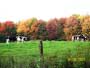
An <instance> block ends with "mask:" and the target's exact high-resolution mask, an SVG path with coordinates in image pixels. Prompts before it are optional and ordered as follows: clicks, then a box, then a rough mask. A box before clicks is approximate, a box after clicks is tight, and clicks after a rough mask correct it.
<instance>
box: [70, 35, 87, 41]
mask: <svg viewBox="0 0 90 68" xmlns="http://www.w3.org/2000/svg"><path fill="white" fill-rule="evenodd" d="M86 40H87V37H86V36H85V35H73V36H72V41H86Z"/></svg>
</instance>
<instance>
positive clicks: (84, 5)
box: [0, 0, 90, 21]
mask: <svg viewBox="0 0 90 68" xmlns="http://www.w3.org/2000/svg"><path fill="white" fill-rule="evenodd" d="M76 13H77V14H82V15H84V14H87V13H88V14H90V1H89V0H0V21H6V20H12V21H19V20H22V19H27V18H31V17H36V18H38V19H43V20H48V19H50V18H55V17H56V18H60V17H65V16H70V15H72V14H76Z"/></svg>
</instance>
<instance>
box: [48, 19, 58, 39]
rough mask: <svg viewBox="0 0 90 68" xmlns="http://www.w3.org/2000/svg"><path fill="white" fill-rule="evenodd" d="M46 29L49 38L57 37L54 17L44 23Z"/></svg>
mask: <svg viewBox="0 0 90 68" xmlns="http://www.w3.org/2000/svg"><path fill="white" fill-rule="evenodd" d="M46 29H47V31H48V38H49V39H50V40H55V39H57V20H56V19H51V20H49V21H48V23H47V24H46Z"/></svg>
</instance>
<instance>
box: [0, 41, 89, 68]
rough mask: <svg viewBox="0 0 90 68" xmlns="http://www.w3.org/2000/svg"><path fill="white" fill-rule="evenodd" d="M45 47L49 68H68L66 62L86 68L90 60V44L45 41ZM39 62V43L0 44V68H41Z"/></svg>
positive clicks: (74, 66)
mask: <svg viewBox="0 0 90 68" xmlns="http://www.w3.org/2000/svg"><path fill="white" fill-rule="evenodd" d="M43 46H44V61H45V64H46V66H48V68H66V67H65V64H66V60H68V61H72V62H77V61H78V62H79V63H80V64H76V63H75V64H73V68H77V66H78V68H80V66H81V68H84V66H83V64H84V61H87V60H88V61H89V60H90V42H78V41H75V42H72V41H43ZM39 62H40V51H39V41H28V42H24V43H16V42H14V43H13V42H11V43H10V44H6V43H0V63H1V65H0V68H30V67H31V68H40V66H39ZM82 62H83V63H82ZM56 63H57V64H56ZM20 66H21V67H20ZM55 66H56V67H55Z"/></svg>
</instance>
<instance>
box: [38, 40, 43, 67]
mask: <svg viewBox="0 0 90 68" xmlns="http://www.w3.org/2000/svg"><path fill="white" fill-rule="evenodd" d="M39 48H40V68H44V55H43V42H42V40H40V45H39Z"/></svg>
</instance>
